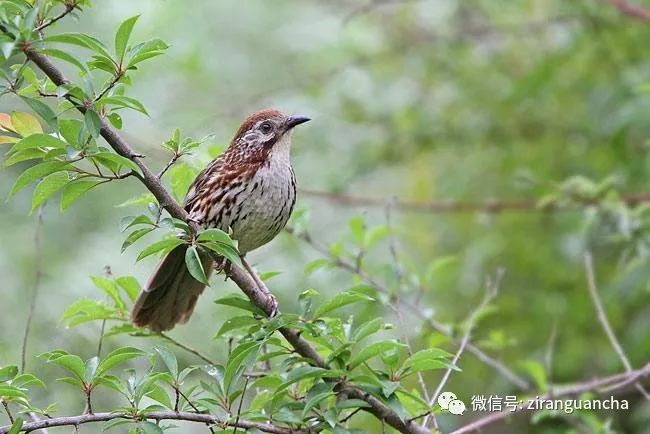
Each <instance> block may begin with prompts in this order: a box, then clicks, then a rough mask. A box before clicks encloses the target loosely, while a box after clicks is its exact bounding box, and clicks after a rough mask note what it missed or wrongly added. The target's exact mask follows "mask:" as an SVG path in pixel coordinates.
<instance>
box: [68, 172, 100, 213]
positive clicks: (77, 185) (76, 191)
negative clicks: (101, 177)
mask: <svg viewBox="0 0 650 434" xmlns="http://www.w3.org/2000/svg"><path fill="white" fill-rule="evenodd" d="M98 184H99V182H98V181H90V180H87V179H83V178H81V179H75V180H74V181H71V182H69V183H68V184H67V185H66V186H65V187H63V192H62V193H61V211H65V210H66V209H68V208H69V207H70V205H72V204H73V203H74V202H75V201H76V200H77V199H79V198H80V197H81V196H83V194H84V193H86V192H87V191H88V190H90V189H91V188H93V187H94V186H96V185H98Z"/></svg>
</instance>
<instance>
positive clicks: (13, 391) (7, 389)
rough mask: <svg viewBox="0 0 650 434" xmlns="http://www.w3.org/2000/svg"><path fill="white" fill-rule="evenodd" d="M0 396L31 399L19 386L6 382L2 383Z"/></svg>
mask: <svg viewBox="0 0 650 434" xmlns="http://www.w3.org/2000/svg"><path fill="white" fill-rule="evenodd" d="M0 398H3V399H6V398H20V399H25V400H27V399H29V397H28V396H27V395H26V394H25V392H23V391H22V390H20V389H19V388H17V387H14V386H9V385H6V384H0Z"/></svg>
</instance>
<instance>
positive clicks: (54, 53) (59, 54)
mask: <svg viewBox="0 0 650 434" xmlns="http://www.w3.org/2000/svg"><path fill="white" fill-rule="evenodd" d="M40 52H41V53H42V54H45V55H46V56H50V57H56V58H58V59H61V60H63V61H66V62H68V63H70V64H72V65H74V66H76V67H77V68H79V69H80V70H81V71H82V72H84V73H87V74H88V73H89V72H90V71H88V68H87V67H86V65H84V64H83V63H82V62H80V61H79V60H77V59H76V58H75V57H74V56H72V55H71V54H69V53H67V52H66V51H62V50H57V49H56V48H45V49H42V50H40Z"/></svg>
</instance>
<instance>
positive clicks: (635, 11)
mask: <svg viewBox="0 0 650 434" xmlns="http://www.w3.org/2000/svg"><path fill="white" fill-rule="evenodd" d="M606 1H607V3H609V4H610V5H612V6H614V7H615V8H616V9H618V10H619V11H620V12H621V13H622V14H623V15H627V16H629V17H632V18H637V19H639V20H641V21H650V10H648V9H646V8H644V7H643V6H639V5H635V4H632V3H629V2H628V1H626V0H606Z"/></svg>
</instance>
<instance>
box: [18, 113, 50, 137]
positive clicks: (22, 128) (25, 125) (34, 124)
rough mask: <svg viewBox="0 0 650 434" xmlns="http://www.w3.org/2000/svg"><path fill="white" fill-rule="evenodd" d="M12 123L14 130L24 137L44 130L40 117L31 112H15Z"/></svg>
mask: <svg viewBox="0 0 650 434" xmlns="http://www.w3.org/2000/svg"><path fill="white" fill-rule="evenodd" d="M11 124H12V125H13V128H14V130H15V131H16V132H17V133H18V134H20V135H21V136H22V137H27V136H31V135H32V134H39V133H42V132H43V129H42V128H41V124H40V123H39V122H38V119H36V118H35V117H34V116H32V115H31V114H29V113H22V112H13V113H12V114H11Z"/></svg>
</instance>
